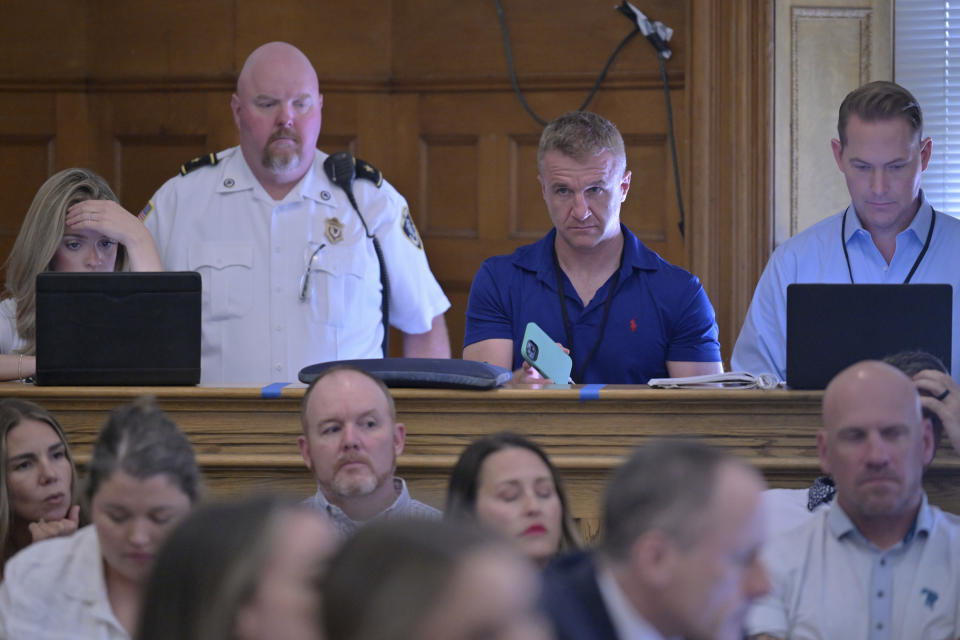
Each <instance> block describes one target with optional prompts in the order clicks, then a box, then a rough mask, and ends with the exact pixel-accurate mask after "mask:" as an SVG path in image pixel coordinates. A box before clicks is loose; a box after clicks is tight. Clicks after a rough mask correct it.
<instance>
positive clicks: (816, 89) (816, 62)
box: [774, 0, 893, 243]
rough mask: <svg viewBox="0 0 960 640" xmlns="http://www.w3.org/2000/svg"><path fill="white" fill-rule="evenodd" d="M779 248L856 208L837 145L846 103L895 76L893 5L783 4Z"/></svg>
mask: <svg viewBox="0 0 960 640" xmlns="http://www.w3.org/2000/svg"><path fill="white" fill-rule="evenodd" d="M776 7H777V19H776V56H777V58H778V59H779V60H781V61H782V63H781V64H780V65H779V67H780V68H781V69H783V73H780V74H778V75H777V77H776V81H775V100H776V104H777V109H776V114H777V115H776V121H775V122H776V135H775V136H774V144H775V147H774V148H775V154H776V163H777V172H776V188H775V191H774V198H775V204H776V215H775V241H776V242H777V243H780V242H783V241H784V240H786V239H787V238H789V237H790V236H792V235H793V234H795V233H797V232H798V231H802V230H804V229H805V228H807V227H809V226H810V225H811V224H813V223H815V222H818V221H819V220H821V219H823V218H824V217H825V216H827V215H830V214H833V213H836V212H838V211H840V210H842V209H843V208H844V207H846V206H847V204H848V203H849V202H850V195H849V193H848V191H847V186H846V184H845V183H844V180H843V175H842V174H841V173H840V172H839V171H838V170H837V167H836V164H835V163H834V160H833V153H832V151H831V149H830V140H831V139H832V138H835V137H836V135H837V109H838V108H839V106H840V102H841V101H842V100H843V98H844V96H846V95H847V93H849V92H850V91H852V90H853V89H855V88H856V87H858V86H860V85H861V84H863V83H865V82H869V81H870V80H887V79H891V78H892V77H893V38H892V28H891V15H892V12H893V10H892V2H891V0H777V2H776Z"/></svg>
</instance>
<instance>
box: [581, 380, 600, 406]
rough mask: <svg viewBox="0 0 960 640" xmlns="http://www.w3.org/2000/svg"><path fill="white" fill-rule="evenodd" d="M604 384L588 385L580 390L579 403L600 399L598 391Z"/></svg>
mask: <svg viewBox="0 0 960 640" xmlns="http://www.w3.org/2000/svg"><path fill="white" fill-rule="evenodd" d="M605 386H607V385H605V384H588V385H585V386H584V387H583V388H582V389H580V402H584V401H586V400H599V399H600V389H603V388H604V387H605Z"/></svg>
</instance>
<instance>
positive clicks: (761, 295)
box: [731, 81, 960, 378]
mask: <svg viewBox="0 0 960 640" xmlns="http://www.w3.org/2000/svg"><path fill="white" fill-rule="evenodd" d="M837 133H838V139H834V140H832V141H831V145H832V147H833V156H834V159H835V160H836V162H837V166H838V167H839V168H840V171H841V172H842V173H843V175H844V177H845V178H846V181H847V189H848V190H849V191H850V199H851V204H850V206H849V207H847V209H846V210H845V211H843V212H841V213H838V214H836V215H834V216H831V217H829V218H826V219H825V220H822V221H820V222H819V223H817V224H815V225H813V226H812V227H810V228H809V229H807V230H805V231H803V232H801V233H799V234H797V235H796V236H794V237H792V238H790V239H789V240H787V241H786V242H784V243H783V244H782V245H780V246H779V247H777V249H776V250H775V251H774V252H773V255H772V256H771V258H770V262H769V263H768V264H767V267H766V269H765V270H764V272H763V275H762V276H761V277H760V282H759V283H758V284H757V289H756V291H755V292H754V294H753V301H752V302H751V303H750V308H749V310H748V311H747V317H746V319H745V321H744V325H743V329H742V330H741V332H740V337H739V338H738V339H737V343H736V346H735V347H734V349H733V357H732V358H731V368H732V369H733V370H735V371H749V372H751V373H774V374H777V375H778V376H780V377H781V378H785V377H786V334H787V285H789V284H793V283H797V282H800V283H816V282H822V283H856V284H901V283H904V282H909V283H944V284H950V285H953V287H954V290H955V292H954V299H953V305H954V309H953V316H954V319H955V321H954V324H953V326H954V329H953V353H952V357H951V360H952V366H951V371H952V372H953V375H954V378H957V374H958V372H960V323H958V322H956V319H957V318H960V296H958V295H957V294H956V288H957V285H958V284H960V221H958V220H956V219H955V218H953V217H951V216H948V215H944V214H943V213H938V212H934V210H933V208H932V207H931V206H930V204H929V203H928V202H927V201H926V199H925V198H924V196H923V192H922V191H921V190H920V174H921V173H922V172H923V171H924V170H925V169H926V168H927V164H928V163H929V161H930V152H931V148H932V142H931V140H930V138H929V137H928V138H924V137H923V115H922V113H921V111H920V105H919V104H918V103H917V101H916V99H915V98H914V97H913V95H911V94H910V92H909V91H907V90H906V89H904V88H903V87H901V86H899V85H897V84H895V83H892V82H883V81H880V82H871V83H869V84H866V85H864V86H862V87H860V88H859V89H856V90H854V91H852V92H851V93H850V94H848V95H847V97H846V98H845V99H844V101H843V103H842V104H841V105H840V115H839V119H838V122H837ZM850 329H851V331H855V330H856V327H851V328H850Z"/></svg>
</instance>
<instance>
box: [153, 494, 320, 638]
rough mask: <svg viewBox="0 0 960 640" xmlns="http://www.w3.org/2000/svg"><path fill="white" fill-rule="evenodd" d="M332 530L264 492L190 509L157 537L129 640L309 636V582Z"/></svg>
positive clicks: (312, 513)
mask: <svg viewBox="0 0 960 640" xmlns="http://www.w3.org/2000/svg"><path fill="white" fill-rule="evenodd" d="M337 541H338V537H337V532H336V530H335V529H334V528H333V526H332V525H331V524H330V523H329V522H327V521H326V520H325V519H324V518H323V516H321V515H320V513H319V512H318V511H316V510H315V509H310V508H307V507H301V506H297V505H296V504H294V503H293V502H289V501H285V500H282V499H278V498H275V497H270V496H257V497H253V498H247V499H245V500H242V501H238V502H223V503H216V504H210V505H206V506H204V507H200V508H199V509H197V510H196V511H194V512H193V513H192V514H190V515H189V516H188V517H187V518H186V519H185V520H184V521H183V522H182V523H180V525H179V526H178V527H177V529H176V530H175V531H174V532H173V533H172V534H171V535H170V537H169V538H168V539H167V541H166V542H165V543H164V545H163V548H162V549H161V550H160V554H159V555H158V556H157V560H156V563H155V564H154V568H153V571H152V573H151V576H150V580H149V582H148V583H147V588H146V591H145V592H144V605H143V610H142V612H141V616H140V623H139V626H138V632H137V636H136V637H137V640H170V639H171V638H176V639H177V640H319V638H320V622H319V615H320V614H319V610H318V609H319V590H320V585H319V580H320V573H321V569H322V568H323V561H324V560H325V559H326V557H327V556H329V555H330V554H331V553H332V552H333V550H334V548H335V547H336V544H337Z"/></svg>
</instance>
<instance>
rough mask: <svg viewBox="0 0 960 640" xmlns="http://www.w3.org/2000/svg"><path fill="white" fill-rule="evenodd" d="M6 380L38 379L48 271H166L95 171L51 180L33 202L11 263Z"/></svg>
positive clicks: (4, 335) (1, 310) (1, 315)
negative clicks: (41, 277)
mask: <svg viewBox="0 0 960 640" xmlns="http://www.w3.org/2000/svg"><path fill="white" fill-rule="evenodd" d="M5 266H6V270H7V275H6V283H5V287H4V291H3V300H2V301H0V380H12V379H15V378H27V377H30V376H32V375H33V374H34V373H36V361H35V359H34V354H35V352H36V344H37V343H36V340H37V335H36V321H35V315H34V314H35V310H36V304H35V293H36V283H37V274H38V273H40V272H42V271H71V272H77V271H127V270H130V271H163V265H162V264H161V262H160V255H159V254H158V253H157V247H156V245H155V244H154V242H153V237H152V236H151V235H150V232H149V231H148V230H147V228H146V227H145V226H144V224H143V222H141V221H140V220H139V219H138V218H137V216H135V215H133V214H131V213H130V212H129V211H127V210H126V209H124V208H123V207H121V206H120V203H119V202H118V201H117V196H116V195H114V193H113V191H112V190H111V189H110V186H109V185H108V184H107V181H106V180H104V179H103V178H102V177H100V176H99V175H97V174H96V173H94V172H93V171H90V170H89V169H80V168H75V169H64V170H63V171H60V172H59V173H56V174H54V175H52V176H50V178H49V179H47V181H46V182H44V183H43V184H42V185H41V186H40V189H39V190H38V191H37V194H36V195H35V196H34V197H33V202H32V203H31V204H30V208H29V209H27V213H26V216H25V217H24V219H23V224H22V225H21V226H20V232H19V233H18V234H17V239H16V242H14V244H13V249H11V251H10V256H9V257H8V258H7V261H6V264H5Z"/></svg>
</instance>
